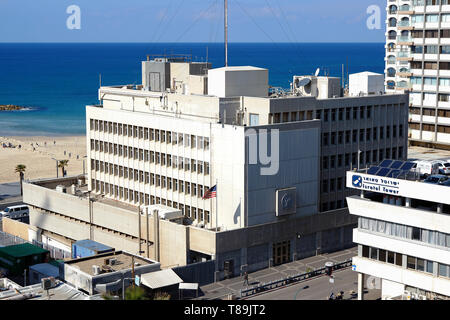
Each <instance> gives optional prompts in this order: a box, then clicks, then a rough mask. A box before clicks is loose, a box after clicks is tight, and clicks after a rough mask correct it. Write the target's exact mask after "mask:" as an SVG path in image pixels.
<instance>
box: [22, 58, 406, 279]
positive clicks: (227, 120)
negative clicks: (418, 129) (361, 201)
mask: <svg viewBox="0 0 450 320" xmlns="http://www.w3.org/2000/svg"><path fill="white" fill-rule="evenodd" d="M142 70H143V72H142V73H143V75H142V77H143V81H142V85H138V86H136V85H126V86H115V87H101V88H100V89H99V100H100V101H101V104H100V105H95V106H87V107H86V126H87V145H88V150H87V157H88V174H87V184H88V189H89V192H90V193H91V194H92V195H95V201H96V202H94V203H92V204H88V200H87V197H86V196H84V197H82V199H81V200H79V201H83V205H82V206H81V207H77V206H78V205H77V204H75V203H76V202H77V201H78V200H75V199H74V198H75V197H74V196H69V195H61V194H58V193H56V191H54V190H51V189H52V188H54V187H56V185H57V184H58V182H57V181H46V182H42V181H41V182H39V181H38V182H34V183H31V184H25V187H24V199H25V202H26V203H28V204H30V206H31V207H32V208H31V210H30V217H31V218H30V219H31V223H32V224H33V225H35V226H37V227H38V228H41V229H43V230H46V231H51V232H53V233H56V234H60V235H63V236H66V237H67V238H68V239H69V240H71V239H74V240H78V239H77V238H79V237H82V238H86V237H88V238H92V239H93V240H96V241H100V242H102V243H105V244H107V245H110V246H112V247H115V248H118V249H123V250H128V251H132V252H133V250H134V251H137V250H139V251H141V250H142V249H144V251H145V250H147V254H150V257H151V258H153V259H156V260H158V261H161V264H162V265H163V266H173V265H185V264H188V263H191V262H193V261H199V260H202V259H206V260H209V259H214V260H216V271H217V272H219V277H221V276H224V275H227V274H230V273H231V274H239V272H240V271H241V270H242V268H247V269H248V270H256V269H259V268H264V267H267V266H269V265H273V264H280V263H285V262H288V261H292V260H295V259H297V258H300V257H306V256H309V255H314V254H316V253H317V252H321V251H331V250H337V249H340V248H345V247H348V246H351V245H352V241H351V235H352V229H353V227H354V226H355V225H356V218H354V217H351V216H350V215H349V214H348V210H347V209H346V204H345V197H346V196H349V195H351V194H353V193H352V192H351V191H346V190H345V182H344V181H345V180H344V179H345V173H346V171H347V170H349V169H351V168H352V167H358V159H359V166H361V167H365V166H367V165H368V164H369V163H373V162H376V161H379V160H380V159H383V158H384V157H386V156H387V157H391V158H400V159H405V158H406V155H407V135H406V128H407V114H408V110H407V109H408V95H405V94H398V95H370V96H369V95H367V96H363V95H361V96H359V97H341V88H340V85H339V83H340V81H339V79H338V78H328V77H296V78H294V84H295V87H293V90H292V92H289V93H285V94H280V93H279V92H278V94H272V95H270V96H269V90H268V87H269V86H268V70H266V69H261V68H255V67H226V68H219V69H210V65H208V64H196V63H192V62H189V61H180V60H179V59H177V60H176V61H175V60H172V59H169V58H161V59H154V60H152V61H145V62H143V65H142ZM297 80H298V81H297ZM265 133H267V136H266V135H265ZM265 142H267V144H266V143H265ZM69 180H70V179H69ZM61 183H63V181H61ZM65 183H66V184H67V183H69V184H70V183H71V182H70V181H68V182H65ZM214 185H217V198H214V199H206V200H205V199H203V198H202V197H203V195H204V194H205V191H206V190H208V189H209V188H210V187H212V186H214ZM69 189H70V188H69ZM32 191H33V192H34V193H35V194H39V195H40V197H39V199H37V198H36V196H33V195H32V194H31V192H32ZM73 194H83V193H82V192H81V193H80V192H79V193H77V192H73ZM57 198H58V201H56V199H57ZM63 198H64V199H66V200H65V201H71V203H72V202H73V207H74V208H75V207H77V208H78V209H79V210H78V211H79V212H77V213H76V214H75V213H74V212H72V211H73V210H72V211H71V206H72V205H71V206H61V205H59V204H58V202H59V201H61V199H63ZM42 199H55V201H44V200H42ZM152 205H163V206H165V207H168V208H173V209H174V210H178V211H181V213H182V214H183V215H184V219H183V221H181V222H180V221H178V222H177V223H175V222H174V223H171V222H169V221H167V222H161V227H160V233H161V234H160V236H159V237H155V236H154V234H153V232H150V236H149V235H148V232H147V235H146V231H145V223H142V225H141V224H139V225H140V226H141V229H139V227H138V219H137V210H138V206H152ZM105 206H107V208H106V207H105ZM114 206H116V208H113V207H114ZM108 212H111V214H110V215H109V217H107V215H108ZM121 219H122V220H121ZM151 220H153V219H151ZM125 221H127V223H125ZM142 221H145V218H144V220H142ZM152 224H153V221H150V226H151V227H150V230H153V228H154V226H153V227H152ZM57 225H60V226H64V228H59V227H56V226H57ZM70 225H73V227H70ZM89 229H91V230H89ZM138 230H141V232H138ZM121 239H122V240H123V239H126V241H122V242H121ZM142 241H144V244H142V246H141V245H140V243H141V242H142ZM121 246H126V247H121ZM138 246H139V249H138ZM155 246H156V247H158V248H161V254H160V256H158V255H156V254H155V255H153V252H154V250H153V248H155ZM145 248H146V249H145ZM150 250H151V252H150ZM155 252H159V249H158V250H156V251H155Z"/></svg>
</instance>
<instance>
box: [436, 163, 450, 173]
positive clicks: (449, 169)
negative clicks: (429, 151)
mask: <svg viewBox="0 0 450 320" xmlns="http://www.w3.org/2000/svg"><path fill="white" fill-rule="evenodd" d="M433 163H437V164H438V165H439V174H445V175H447V174H450V162H447V161H433Z"/></svg>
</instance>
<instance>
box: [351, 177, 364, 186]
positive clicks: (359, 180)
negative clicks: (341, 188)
mask: <svg viewBox="0 0 450 320" xmlns="http://www.w3.org/2000/svg"><path fill="white" fill-rule="evenodd" d="M362 182H363V180H362V177H361V176H357V175H354V176H353V177H352V184H353V186H354V187H356V188H361V187H362Z"/></svg>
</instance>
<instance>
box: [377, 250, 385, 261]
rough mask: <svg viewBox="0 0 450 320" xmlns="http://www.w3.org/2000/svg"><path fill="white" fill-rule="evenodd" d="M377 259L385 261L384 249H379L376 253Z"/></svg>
mask: <svg viewBox="0 0 450 320" xmlns="http://www.w3.org/2000/svg"><path fill="white" fill-rule="evenodd" d="M378 260H379V261H382V262H386V250H382V249H380V251H379V254H378Z"/></svg>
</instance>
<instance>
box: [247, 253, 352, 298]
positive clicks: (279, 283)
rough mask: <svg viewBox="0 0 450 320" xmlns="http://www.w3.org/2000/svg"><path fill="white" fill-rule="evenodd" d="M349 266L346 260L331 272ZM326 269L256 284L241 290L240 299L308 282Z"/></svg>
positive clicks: (350, 262) (350, 263)
mask: <svg viewBox="0 0 450 320" xmlns="http://www.w3.org/2000/svg"><path fill="white" fill-rule="evenodd" d="M351 266H352V260H351V259H350V260H347V261H344V262H341V263H337V264H334V265H333V269H332V270H333V271H335V270H340V269H345V268H348V267H351ZM326 269H327V268H326V267H323V268H320V269H316V270H314V271H311V272H306V273H302V274H298V275H294V276H290V277H286V278H284V279H280V280H276V281H272V282H269V283H263V284H258V285H256V286H253V287H251V288H248V289H244V290H242V289H241V290H240V298H246V297H249V296H251V295H254V294H258V293H262V292H264V291H268V290H273V289H277V288H281V287H283V286H286V285H289V284H293V283H296V282H300V281H304V280H308V279H311V278H315V277H318V276H321V275H323V274H325V273H326Z"/></svg>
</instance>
